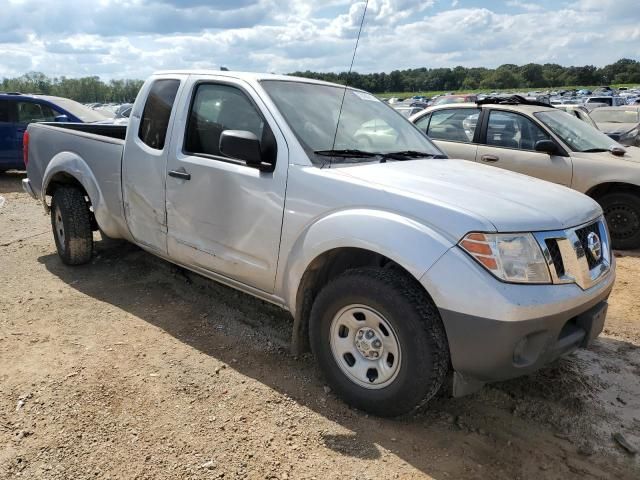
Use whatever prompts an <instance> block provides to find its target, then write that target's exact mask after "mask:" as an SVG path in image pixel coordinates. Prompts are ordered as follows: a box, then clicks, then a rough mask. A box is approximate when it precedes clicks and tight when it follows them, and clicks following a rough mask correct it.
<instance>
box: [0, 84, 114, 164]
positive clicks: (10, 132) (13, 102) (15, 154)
mask: <svg viewBox="0 0 640 480" xmlns="http://www.w3.org/2000/svg"><path fill="white" fill-rule="evenodd" d="M106 119H107V117H105V116H104V115H102V114H101V113H99V112H96V111H95V110H91V109H90V108H88V107H85V106H84V105H82V104H81V103H78V102H75V101H73V100H69V99H67V98H60V97H50V96H46V95H22V94H19V93H0V172H3V171H5V170H10V169H14V168H15V169H20V170H22V169H24V163H23V160H22V136H23V134H24V132H25V130H26V129H27V125H29V124H30V123H31V122H80V123H88V122H100V121H104V120H106Z"/></svg>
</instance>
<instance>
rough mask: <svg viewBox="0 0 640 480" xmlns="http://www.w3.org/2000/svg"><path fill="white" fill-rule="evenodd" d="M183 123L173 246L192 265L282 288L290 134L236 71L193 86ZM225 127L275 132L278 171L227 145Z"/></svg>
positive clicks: (171, 198) (170, 180)
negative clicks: (232, 154) (279, 271)
mask: <svg viewBox="0 0 640 480" xmlns="http://www.w3.org/2000/svg"><path fill="white" fill-rule="evenodd" d="M187 91H190V92H191V93H190V95H191V100H190V101H188V102H183V103H184V104H185V105H186V108H185V109H184V111H183V112H182V113H181V116H180V118H179V119H178V120H177V124H178V125H180V127H179V130H180V131H182V132H183V135H181V136H177V137H176V140H177V143H176V144H174V145H172V146H171V152H172V153H171V155H170V157H169V161H168V166H167V177H166V185H167V226H168V239H167V244H168V250H169V255H170V257H171V258H172V259H174V260H177V261H178V262H179V263H182V264H184V265H187V266H191V267H196V268H199V269H202V270H205V271H206V272H213V273H216V274H218V275H222V276H223V277H226V278H229V279H232V280H235V281H238V282H241V283H242V284H244V285H249V286H251V287H254V288H257V289H259V290H261V291H263V292H267V293H272V292H273V291H274V284H275V275H276V267H277V260H278V252H279V249H280V233H281V227H282V218H283V214H284V199H285V189H286V175H287V165H288V157H289V154H288V149H287V144H286V141H285V139H284V137H283V135H282V134H281V132H280V130H279V129H278V128H277V125H276V124H275V121H274V119H273V117H271V115H270V114H269V112H268V110H267V109H266V107H265V106H264V105H263V104H262V103H261V100H260V99H259V98H258V97H257V96H255V95H251V93H250V91H249V90H248V87H246V86H245V85H244V84H243V83H242V82H240V81H236V80H233V79H225V80H220V81H216V80H215V79H212V80H211V81H209V80H207V81H200V82H194V83H190V84H189V85H188V86H187ZM225 130H243V131H249V132H251V133H254V134H255V135H256V136H257V137H258V138H259V139H262V146H263V147H264V146H265V145H268V144H269V142H268V141H265V139H266V138H267V136H269V135H271V136H272V137H270V138H273V137H275V140H276V144H277V156H276V164H275V170H274V171H273V172H267V171H261V170H258V169H257V168H254V167H251V166H248V165H247V164H245V162H243V161H241V160H235V159H233V158H229V157H227V156H225V155H224V154H223V153H222V152H220V149H219V144H220V135H221V133H222V132H223V131H225Z"/></svg>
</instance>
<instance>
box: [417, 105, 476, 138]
mask: <svg viewBox="0 0 640 480" xmlns="http://www.w3.org/2000/svg"><path fill="white" fill-rule="evenodd" d="M479 115H480V111H479V110H478V109H475V108H452V109H445V110H436V111H435V112H433V113H432V114H431V121H430V122H429V128H428V129H427V136H429V138H432V139H433V140H445V141H449V142H465V143H469V142H472V141H473V135H474V134H475V131H476V126H477V124H478V117H479Z"/></svg>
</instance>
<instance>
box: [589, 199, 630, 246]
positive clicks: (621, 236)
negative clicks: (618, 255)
mask: <svg viewBox="0 0 640 480" xmlns="http://www.w3.org/2000/svg"><path fill="white" fill-rule="evenodd" d="M598 202H599V203H600V205H601V206H602V210H603V211H604V216H605V218H606V220H607V225H608V226H609V232H610V233H611V244H612V247H613V248H616V249H620V250H629V249H633V248H639V247H640V196H638V195H635V194H633V193H629V192H616V193H608V194H606V195H604V196H602V197H600V198H599V199H598Z"/></svg>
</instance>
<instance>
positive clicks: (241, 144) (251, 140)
mask: <svg viewBox="0 0 640 480" xmlns="http://www.w3.org/2000/svg"><path fill="white" fill-rule="evenodd" d="M219 149H220V153H222V154H223V155H226V156H227V157H231V158H235V159H237V160H244V161H245V162H247V166H249V167H254V168H259V169H262V168H263V167H266V166H269V164H268V163H267V162H263V160H262V151H261V149H260V140H258V137H257V136H256V135H255V133H252V132H248V131H246V130H224V131H223V132H222V133H221V134H220V144H219Z"/></svg>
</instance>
